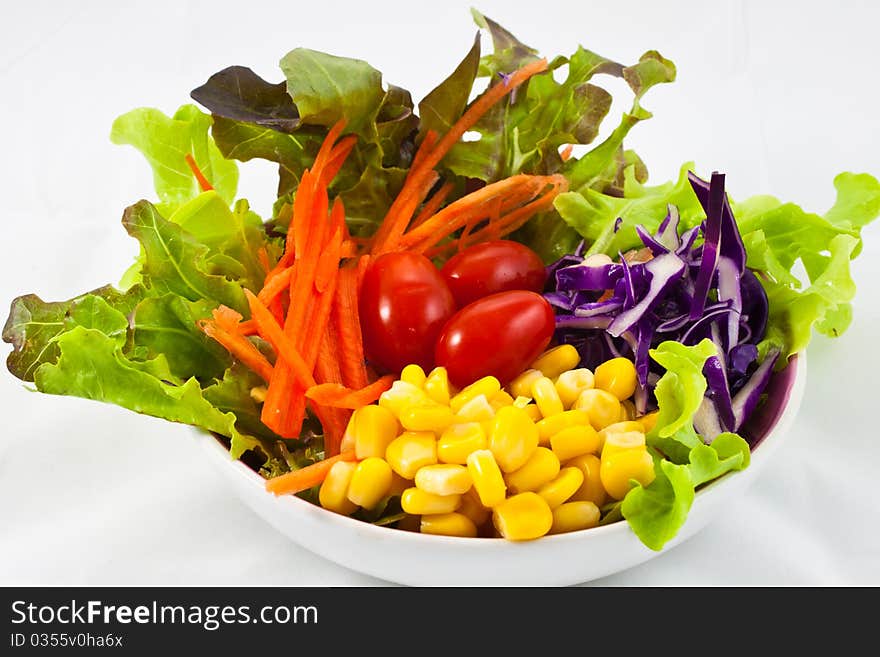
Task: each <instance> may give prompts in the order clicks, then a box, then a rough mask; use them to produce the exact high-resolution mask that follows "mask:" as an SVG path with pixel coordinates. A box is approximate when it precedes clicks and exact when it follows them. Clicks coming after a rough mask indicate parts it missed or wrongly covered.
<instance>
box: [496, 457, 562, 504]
mask: <svg viewBox="0 0 880 657" xmlns="http://www.w3.org/2000/svg"><path fill="white" fill-rule="evenodd" d="M559 467H560V466H559V458H558V457H557V456H556V454H554V453H553V452H551V451H550V450H549V449H547V448H546V447H538V448H537V449H536V450H535V451H534V453H533V454H532V456H531V457H530V458H529V460H528V461H526V462H525V464H524V465H523V466H522V467H521V468H519V469H518V470H514V471H513V472H510V473H508V474H507V475H506V476H505V477H504V479H505V481H506V482H507V487H508V488H509V489H510V492H511V493H514V494H516V493H524V492H526V491H530V490H532V491H534V490H538V489H539V488H540V487H541V486H543V485H544V484H546V483H547V482H549V481H552V480H553V479H554V478H555V477H556V475H558V474H559Z"/></svg>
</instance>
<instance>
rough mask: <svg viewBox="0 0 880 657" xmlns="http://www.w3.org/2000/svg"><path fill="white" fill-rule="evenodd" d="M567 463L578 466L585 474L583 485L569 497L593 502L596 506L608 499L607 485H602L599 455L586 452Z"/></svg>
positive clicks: (574, 466)
mask: <svg viewBox="0 0 880 657" xmlns="http://www.w3.org/2000/svg"><path fill="white" fill-rule="evenodd" d="M565 465H566V466H567V467H572V468H577V469H578V470H580V471H581V474H583V475H584V483H582V484H581V487H580V488H578V489H577V490H576V491H575V493H574V495H572V496H571V498H569V499H571V500H572V501H578V502H592V503H593V504H595V505H596V506H602V505H603V504H605V501H606V500H607V499H608V493H606V492H605V487H604V486H602V479H601V477H600V476H599V469H600V467H601V462H600V461H599V457H598V456H595V455H593V454H584V455H582V456H577V457H575V458H573V459H572V460H570V461H568V462H566V464H565Z"/></svg>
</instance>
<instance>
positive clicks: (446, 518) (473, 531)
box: [421, 513, 477, 538]
mask: <svg viewBox="0 0 880 657" xmlns="http://www.w3.org/2000/svg"><path fill="white" fill-rule="evenodd" d="M421 531H422V533H423V534H437V535H439V536H464V537H465V538H474V537H476V535H477V526H476V525H475V524H474V522H473V520H471V519H470V518H468V517H467V516H466V515H464V514H463V513H439V514H432V515H427V516H422V524H421Z"/></svg>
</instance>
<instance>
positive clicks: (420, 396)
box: [379, 381, 431, 417]
mask: <svg viewBox="0 0 880 657" xmlns="http://www.w3.org/2000/svg"><path fill="white" fill-rule="evenodd" d="M430 403H431V399H430V398H429V397H428V395H427V394H426V393H425V391H424V390H422V389H421V388H419V387H417V386H414V385H413V384H412V383H407V382H406V381H395V382H394V383H392V384H391V387H390V388H389V389H388V390H386V391H385V392H383V393H382V394H381V395H380V396H379V406H382V407H383V408H387V409H388V410H389V411H391V412H392V413H393V414H394V417H400V414H401V412H402V411H403V409H405V408H408V407H409V406H426V405H428V404H430Z"/></svg>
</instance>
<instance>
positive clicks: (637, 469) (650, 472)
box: [599, 449, 654, 500]
mask: <svg viewBox="0 0 880 657" xmlns="http://www.w3.org/2000/svg"><path fill="white" fill-rule="evenodd" d="M599 477H600V478H601V479H602V486H604V487H605V490H606V491H608V494H609V495H610V496H611V497H613V498H614V499H616V500H620V499H623V498H624V497H625V496H626V494H627V493H628V492H629V489H630V488H631V484H630V480H632V479H635V480H636V481H638V482H639V483H640V484H641V485H642V486H647V485H648V484H650V483H651V482H652V481H654V460H653V459H652V458H651V455H650V454H649V453H648V451H647V450H645V449H623V450H618V451H613V452H612V453H610V454H608V455H607V456H606V455H605V454H603V455H602V460H601V465H600V468H599Z"/></svg>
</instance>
